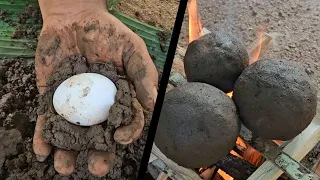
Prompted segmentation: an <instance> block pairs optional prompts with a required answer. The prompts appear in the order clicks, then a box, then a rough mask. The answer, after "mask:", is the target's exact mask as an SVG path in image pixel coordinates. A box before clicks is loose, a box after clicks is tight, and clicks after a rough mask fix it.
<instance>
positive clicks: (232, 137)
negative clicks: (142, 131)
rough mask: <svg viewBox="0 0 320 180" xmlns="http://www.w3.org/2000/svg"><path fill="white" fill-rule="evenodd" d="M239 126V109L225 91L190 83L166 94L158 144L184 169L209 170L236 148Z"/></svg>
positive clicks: (157, 134) (206, 85)
mask: <svg viewBox="0 0 320 180" xmlns="http://www.w3.org/2000/svg"><path fill="white" fill-rule="evenodd" d="M239 124H240V120H239V117H238V114H237V111H236V106H235V104H234V102H233V101H232V99H231V98H229V97H228V96H227V95H226V94H225V93H224V92H222V91H221V90H219V89H217V88H215V87H213V86H211V85H208V84H205V83H198V82H192V83H186V84H184V85H182V86H180V87H177V88H174V89H172V90H171V91H169V92H168V93H167V94H166V96H165V99H164V103H163V106H162V111H161V115H160V120H159V124H158V129H157V133H156V137H155V144H156V145H157V147H158V148H159V149H160V150H161V152H162V153H164V154H165V155H166V156H167V157H168V158H170V159H171V160H173V161H175V162H176V163H178V164H179V165H181V166H184V167H188V168H200V167H208V166H210V165H212V164H214V163H216V162H217V161H219V160H220V159H222V158H224V157H225V156H226V155H227V154H228V153H229V152H230V150H231V149H232V148H233V147H234V146H235V142H236V138H237V136H238V135H239V131H240V125H239Z"/></svg>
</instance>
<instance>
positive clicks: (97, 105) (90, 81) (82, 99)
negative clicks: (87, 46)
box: [53, 73, 117, 126]
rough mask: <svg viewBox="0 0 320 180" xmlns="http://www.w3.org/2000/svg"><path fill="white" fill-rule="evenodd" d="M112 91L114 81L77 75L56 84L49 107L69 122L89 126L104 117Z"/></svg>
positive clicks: (94, 76)
mask: <svg viewBox="0 0 320 180" xmlns="http://www.w3.org/2000/svg"><path fill="white" fill-rule="evenodd" d="M116 92H117V88H116V86H115V84H114V83H113V82H112V81H111V80H110V79H108V78H107V77H105V76H102V75H100V74H95V73H83V74H78V75H75V76H72V77H70V78H68V79H67V80H65V81H64V82H62V83H61V84H60V85H59V86H58V88H57V90H56V91H55V93H54V95H53V106H54V108H55V110H56V112H57V113H58V114H59V115H60V116H62V117H64V118H65V119H66V120H67V121H69V122H70V123H73V124H77V125H80V126H92V125H95V124H99V123H102V122H103V121H105V120H107V118H108V115H109V110H110V108H111V106H112V105H113V104H114V102H115V96H116Z"/></svg>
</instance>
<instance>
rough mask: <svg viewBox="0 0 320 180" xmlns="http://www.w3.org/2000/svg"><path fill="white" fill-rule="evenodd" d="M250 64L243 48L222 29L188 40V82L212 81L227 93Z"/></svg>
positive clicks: (186, 59) (185, 65)
mask: <svg viewBox="0 0 320 180" xmlns="http://www.w3.org/2000/svg"><path fill="white" fill-rule="evenodd" d="M248 65H249V55H248V52H247V50H246V47H245V46H244V45H243V44H242V43H241V42H240V41H239V40H237V39H236V38H234V37H232V36H231V35H229V34H227V33H224V32H219V31H218V32H216V33H213V32H212V33H209V34H206V35H204V36H202V37H201V38H199V39H198V40H195V41H193V42H191V43H190V44H189V46H188V48H187V52H186V55H185V58H184V68H185V72H186V76H187V79H188V81H189V82H202V83H207V84H211V85H213V86H215V87H217V88H219V89H221V90H222V91H224V92H230V91H232V89H233V86H234V83H235V82H236V80H237V78H238V77H239V76H240V74H241V73H242V71H243V70H244V69H245V68H246V67H248Z"/></svg>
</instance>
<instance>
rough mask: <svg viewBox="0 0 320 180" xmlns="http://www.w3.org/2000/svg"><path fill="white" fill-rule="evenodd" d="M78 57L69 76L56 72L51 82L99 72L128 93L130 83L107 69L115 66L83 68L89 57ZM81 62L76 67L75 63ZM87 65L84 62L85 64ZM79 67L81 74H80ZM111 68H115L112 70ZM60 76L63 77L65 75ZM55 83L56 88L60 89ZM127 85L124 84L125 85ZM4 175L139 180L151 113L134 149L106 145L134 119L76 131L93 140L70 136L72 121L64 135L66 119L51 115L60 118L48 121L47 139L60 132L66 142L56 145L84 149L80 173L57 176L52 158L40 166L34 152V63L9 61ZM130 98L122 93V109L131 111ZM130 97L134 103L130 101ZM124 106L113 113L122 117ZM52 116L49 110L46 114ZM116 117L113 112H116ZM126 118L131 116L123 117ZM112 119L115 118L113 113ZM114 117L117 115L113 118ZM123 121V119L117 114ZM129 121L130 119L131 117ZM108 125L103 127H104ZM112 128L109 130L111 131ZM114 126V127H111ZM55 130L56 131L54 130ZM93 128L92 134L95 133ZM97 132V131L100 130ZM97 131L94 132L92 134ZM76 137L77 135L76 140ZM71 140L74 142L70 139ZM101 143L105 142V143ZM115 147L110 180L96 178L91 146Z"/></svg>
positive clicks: (2, 92)
mask: <svg viewBox="0 0 320 180" xmlns="http://www.w3.org/2000/svg"><path fill="white" fill-rule="evenodd" d="M73 58H74V59H73V60H72V62H71V61H70V63H65V65H66V66H69V65H71V66H72V63H74V64H73V65H77V67H76V68H75V66H72V67H74V68H73V69H72V70H70V71H69V72H66V71H64V73H65V74H59V75H58V74H56V75H53V76H52V77H51V80H53V79H55V81H54V82H55V83H57V84H58V82H59V81H63V80H64V78H66V77H67V76H71V75H72V74H73V73H80V72H86V71H90V72H95V73H100V74H102V75H105V76H107V77H108V78H110V79H111V80H113V81H116V85H117V86H118V87H119V86H123V87H124V88H123V90H124V91H120V92H128V91H129V88H128V83H127V81H124V80H122V79H120V80H117V76H116V74H115V73H114V71H108V68H111V70H112V67H111V66H110V65H108V64H90V65H89V66H85V65H83V62H86V59H84V58H79V57H73ZM76 61H77V62H78V63H75V62H76ZM81 62H82V63H81ZM76 69H77V72H76V71H75V70H76ZM109 70H110V69H109ZM60 73H63V72H62V71H60ZM57 84H54V85H53V86H57ZM121 84H122V85H121ZM0 85H1V86H0V97H1V99H0V123H1V127H0V148H1V149H2V151H1V152H0V167H1V169H0V177H4V179H9V180H16V179H17V180H18V179H26V180H29V179H48V180H49V179H50V180H51V179H66V180H69V179H70V180H71V179H101V180H104V179H135V178H136V177H135V176H136V174H135V173H136V172H138V168H139V166H140V160H141V158H142V154H143V148H144V145H145V140H146V136H147V131H148V125H149V122H150V120H151V115H152V113H151V112H148V111H144V116H145V121H146V125H145V128H144V130H143V132H142V135H141V137H140V139H139V140H137V141H136V142H134V143H132V144H129V145H119V144H115V143H114V142H113V141H112V140H110V141H106V140H105V139H107V138H106V137H108V134H109V135H110V133H112V132H113V130H114V127H116V126H118V125H119V124H121V123H122V124H127V123H129V122H130V121H131V118H130V119H127V120H125V121H123V120H124V119H125V118H124V117H121V120H120V119H116V118H114V121H112V122H113V125H111V126H107V125H106V124H107V122H105V124H104V123H102V124H100V125H98V126H96V127H89V128H87V129H82V130H80V128H81V127H80V126H79V127H80V128H79V127H77V128H76V131H77V130H78V131H85V133H86V134H87V135H89V137H90V135H91V136H95V137H94V138H88V137H87V136H76V135H75V134H81V133H80V132H78V133H74V134H73V133H70V132H71V131H69V130H70V128H71V126H70V125H71V124H70V123H68V125H67V126H65V127H66V129H64V130H65V131H62V129H61V124H64V125H65V122H67V121H65V120H61V119H59V118H57V117H56V114H54V113H51V112H50V113H49V114H51V116H50V119H51V120H53V119H54V118H56V119H57V121H56V122H52V121H50V120H48V123H47V126H46V130H45V132H44V134H45V136H46V137H47V138H48V137H50V136H52V135H54V134H55V133H58V132H60V134H62V135H63V137H65V138H66V142H61V139H59V138H55V139H51V142H52V143H55V145H57V146H60V147H62V148H71V149H77V150H82V151H81V152H80V154H79V156H78V158H77V165H76V170H75V172H74V173H73V174H72V175H70V176H67V177H62V176H60V175H59V174H58V173H56V172H55V170H54V167H53V156H52V155H50V156H49V157H48V158H47V160H46V161H44V162H43V163H41V162H38V161H37V159H36V157H35V154H34V153H33V150H32V137H33V132H34V128H35V122H36V118H37V109H38V106H39V103H38V99H39V98H40V96H39V95H38V90H37V87H36V82H35V73H34V64H33V63H27V61H26V60H21V59H6V60H3V61H2V62H1V64H0ZM123 96H125V93H123V94H121V93H118V94H117V96H116V101H117V102H118V105H117V106H121V107H128V106H130V104H129V103H128V102H129V101H130V102H131V96H130V97H125V98H119V97H123ZM129 99H130V100H129ZM44 100H45V98H43V97H42V98H40V101H39V102H40V104H42V103H43V102H44ZM45 108H49V109H50V108H51V107H50V106H43V105H42V106H41V108H39V110H38V111H39V112H41V111H43V110H45ZM124 109H125V108H116V109H114V114H117V113H122V112H124V111H116V110H124ZM46 112H48V111H46ZM111 114H112V113H111ZM122 114H126V113H122ZM109 117H110V115H109ZM111 117H112V116H111ZM115 117H119V116H115ZM126 117H130V116H126ZM103 124H104V125H103ZM106 127H109V128H106ZM110 127H111V128H110ZM54 128H56V129H55V130H54V131H52V130H53V129H54ZM90 128H91V130H90ZM96 129H98V130H96ZM93 131H94V132H93ZM70 134H73V135H74V136H71V135H70ZM68 138H69V139H68ZM71 139H74V140H75V142H76V143H70V142H71V141H69V140H71ZM101 139H103V140H105V141H104V142H103V143H102V141H101ZM112 146H116V159H115V161H114V166H113V169H111V170H110V172H109V173H108V174H107V176H106V177H102V178H97V177H94V176H92V175H91V174H90V173H89V171H88V168H87V153H88V150H87V149H88V148H95V149H102V150H108V149H109V148H110V147H112Z"/></svg>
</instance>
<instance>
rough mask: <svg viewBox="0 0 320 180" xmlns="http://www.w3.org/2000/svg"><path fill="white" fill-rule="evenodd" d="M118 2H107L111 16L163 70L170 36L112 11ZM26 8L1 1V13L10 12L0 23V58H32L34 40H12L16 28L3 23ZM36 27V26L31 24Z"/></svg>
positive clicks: (13, 19) (20, 1) (31, 1)
mask: <svg viewBox="0 0 320 180" xmlns="http://www.w3.org/2000/svg"><path fill="white" fill-rule="evenodd" d="M118 2H119V0H109V1H108V7H109V11H110V13H111V14H113V15H114V16H115V17H117V18H118V19H119V20H120V21H122V22H123V23H124V24H125V25H126V26H128V27H129V28H130V29H131V30H132V31H134V32H135V33H137V34H138V35H139V36H140V37H141V38H142V39H143V40H144V42H145V43H146V45H147V48H148V51H149V54H150V56H151V57H152V59H153V60H154V63H155V64H156V66H157V67H159V68H161V69H162V68H163V65H164V62H165V60H166V56H167V50H168V47H169V42H170V37H171V34H170V33H168V32H165V31H163V30H161V29H159V28H156V27H153V26H150V25H148V24H146V23H142V22H140V21H138V20H136V19H133V18H131V17H128V16H126V15H124V14H123V13H121V12H119V11H117V10H112V9H113V8H112V7H114V6H115V5H116V4H117V3H118ZM28 4H29V5H31V4H33V5H37V0H29V1H28ZM26 7H27V4H26V1H25V0H15V1H13V3H11V2H10V1H9V0H2V1H1V2H0V9H1V11H10V13H9V14H8V15H6V16H5V18H3V19H2V20H1V21H0V58H2V57H25V58H27V57H28V58H30V57H34V53H35V50H34V49H33V48H32V47H35V46H36V39H32V40H30V39H26V38H22V39H12V38H11V37H12V35H13V33H14V32H15V31H16V29H17V28H16V27H13V26H10V25H9V24H8V23H6V22H4V21H6V20H7V21H8V20H10V21H11V22H16V21H17V15H18V14H19V13H21V12H23V11H24V10H25V8H26ZM27 23H31V24H32V21H31V22H27ZM33 25H38V24H33Z"/></svg>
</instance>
